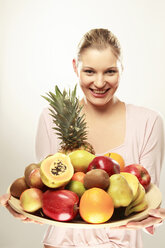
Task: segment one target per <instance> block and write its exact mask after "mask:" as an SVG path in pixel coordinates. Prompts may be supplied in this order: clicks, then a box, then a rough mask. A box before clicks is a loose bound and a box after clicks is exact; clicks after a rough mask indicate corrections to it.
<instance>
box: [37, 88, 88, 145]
mask: <svg viewBox="0 0 165 248" xmlns="http://www.w3.org/2000/svg"><path fill="white" fill-rule="evenodd" d="M76 90H77V85H76V86H75V87H74V89H73V91H71V90H70V89H69V92H67V91H66V90H65V89H64V90H63V92H61V91H60V89H59V88H58V86H57V85H56V86H55V92H54V93H53V92H49V93H47V96H42V97H43V98H44V99H45V100H47V101H48V102H49V105H50V107H51V108H49V110H50V115H51V116H52V117H53V123H54V124H55V126H54V127H53V129H54V130H55V131H56V134H57V135H58V137H59V139H60V140H61V143H60V144H61V145H64V146H68V147H69V146H73V145H74V143H75V144H77V146H79V145H81V144H82V143H83V142H85V141H86V140H87V131H86V122H85V115H84V114H83V115H80V113H81V110H82V108H83V106H82V105H81V106H80V105H79V100H78V98H77V97H76Z"/></svg>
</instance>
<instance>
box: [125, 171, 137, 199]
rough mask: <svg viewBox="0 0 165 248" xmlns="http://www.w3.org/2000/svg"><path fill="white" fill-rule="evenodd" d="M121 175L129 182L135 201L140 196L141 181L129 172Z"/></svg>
mask: <svg viewBox="0 0 165 248" xmlns="http://www.w3.org/2000/svg"><path fill="white" fill-rule="evenodd" d="M121 175H122V176H124V178H125V179H126V180H127V182H128V184H129V186H130V188H131V189H132V192H133V201H134V200H135V199H136V198H137V197H138V194H139V184H140V183H139V180H138V179H137V177H136V176H135V175H133V174H131V173H128V172H121Z"/></svg>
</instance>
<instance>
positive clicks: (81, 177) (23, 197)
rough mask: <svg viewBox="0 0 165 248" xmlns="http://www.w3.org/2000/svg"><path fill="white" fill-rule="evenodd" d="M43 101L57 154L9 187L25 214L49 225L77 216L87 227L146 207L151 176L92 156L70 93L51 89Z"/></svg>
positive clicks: (112, 158) (118, 159) (111, 158)
mask: <svg viewBox="0 0 165 248" xmlns="http://www.w3.org/2000/svg"><path fill="white" fill-rule="evenodd" d="M44 98H45V99H46V100H47V101H48V102H49V105H50V108H49V110H50V115H51V117H52V119H53V120H52V121H53V124H54V126H53V127H52V128H53V129H54V130H55V132H56V135H57V136H58V138H59V140H60V141H61V143H60V145H61V149H60V150H59V151H58V153H56V154H53V155H49V156H47V157H46V158H45V159H44V160H43V161H42V162H41V163H39V164H34V163H33V164H30V165H28V166H27V167H26V168H25V172H24V177H21V178H18V179H17V180H16V181H14V182H13V183H12V185H11V187H10V192H11V195H12V196H14V197H17V198H19V199H20V204H21V206H22V208H23V209H24V211H27V212H29V213H35V212H36V211H37V210H39V209H41V210H42V211H43V214H44V215H45V216H47V217H49V218H51V219H53V220H57V221H70V220H74V219H75V218H76V216H77V215H78V214H79V215H80V216H81V218H82V220H84V221H85V222H87V223H97V224H98V223H104V222H106V221H108V220H110V219H111V218H112V217H113V215H114V213H115V211H116V210H117V209H121V208H122V209H123V208H124V216H128V215H130V214H131V213H133V212H139V211H143V210H144V209H145V208H146V207H147V202H146V200H145V193H146V189H147V187H148V186H149V184H150V175H149V173H148V172H147V171H146V170H145V168H144V167H143V166H141V165H129V166H124V164H125V163H124V160H123V158H122V156H120V155H119V154H115V153H108V154H105V155H104V156H96V155H95V151H94V149H93V146H92V145H91V144H89V143H88V142H87V124H86V121H85V115H84V114H82V113H81V110H82V108H83V106H82V105H80V101H79V100H78V98H77V97H76V86H75V88H74V90H73V91H70V90H69V92H67V91H66V90H65V89H64V91H63V92H61V91H60V90H59V88H58V87H57V86H55V92H49V93H48V94H47V96H46V97H45V96H44Z"/></svg>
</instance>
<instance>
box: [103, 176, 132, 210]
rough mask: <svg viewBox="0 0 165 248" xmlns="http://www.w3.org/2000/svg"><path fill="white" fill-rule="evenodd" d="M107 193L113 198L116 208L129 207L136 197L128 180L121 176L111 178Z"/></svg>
mask: <svg viewBox="0 0 165 248" xmlns="http://www.w3.org/2000/svg"><path fill="white" fill-rule="evenodd" d="M107 193H108V194H109V195H110V196H111V197H112V199H113V202H114V207H115V208H119V207H127V206H128V205H129V204H130V203H131V202H132V199H133V197H134V196H133V192H132V189H131V188H130V186H129V184H128V182H127V180H126V179H125V178H124V176H122V175H121V174H114V175H112V176H110V186H109V188H108V190H107Z"/></svg>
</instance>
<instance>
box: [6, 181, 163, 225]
mask: <svg viewBox="0 0 165 248" xmlns="http://www.w3.org/2000/svg"><path fill="white" fill-rule="evenodd" d="M146 200H147V202H148V208H147V209H145V210H144V211H142V212H140V213H137V214H132V215H130V216H128V217H124V219H119V220H112V219H110V220H109V221H107V222H105V223H103V224H88V223H86V222H85V221H83V220H81V218H80V217H77V218H76V219H75V220H73V221H70V222H60V221H55V220H52V219H50V218H47V217H46V216H44V215H43V214H42V212H41V211H38V212H36V213H35V214H31V213H27V212H25V211H23V209H22V207H21V206H20V201H19V200H18V199H16V198H14V197H12V196H11V198H10V199H9V201H8V203H9V205H10V206H11V207H12V208H13V209H14V210H15V211H16V212H18V213H21V214H23V215H24V216H26V217H28V218H30V219H32V220H35V221H39V222H42V223H44V224H49V225H56V226H63V227H70V228H85V229H87V228H104V227H117V226H122V225H126V224H127V223H128V222H130V221H140V220H143V219H145V218H147V217H148V211H149V210H150V209H155V208H157V207H159V206H160V204H161V200H162V195H161V192H160V190H159V188H158V187H157V186H156V185H154V184H151V186H150V188H149V190H148V192H147V193H146Z"/></svg>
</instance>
